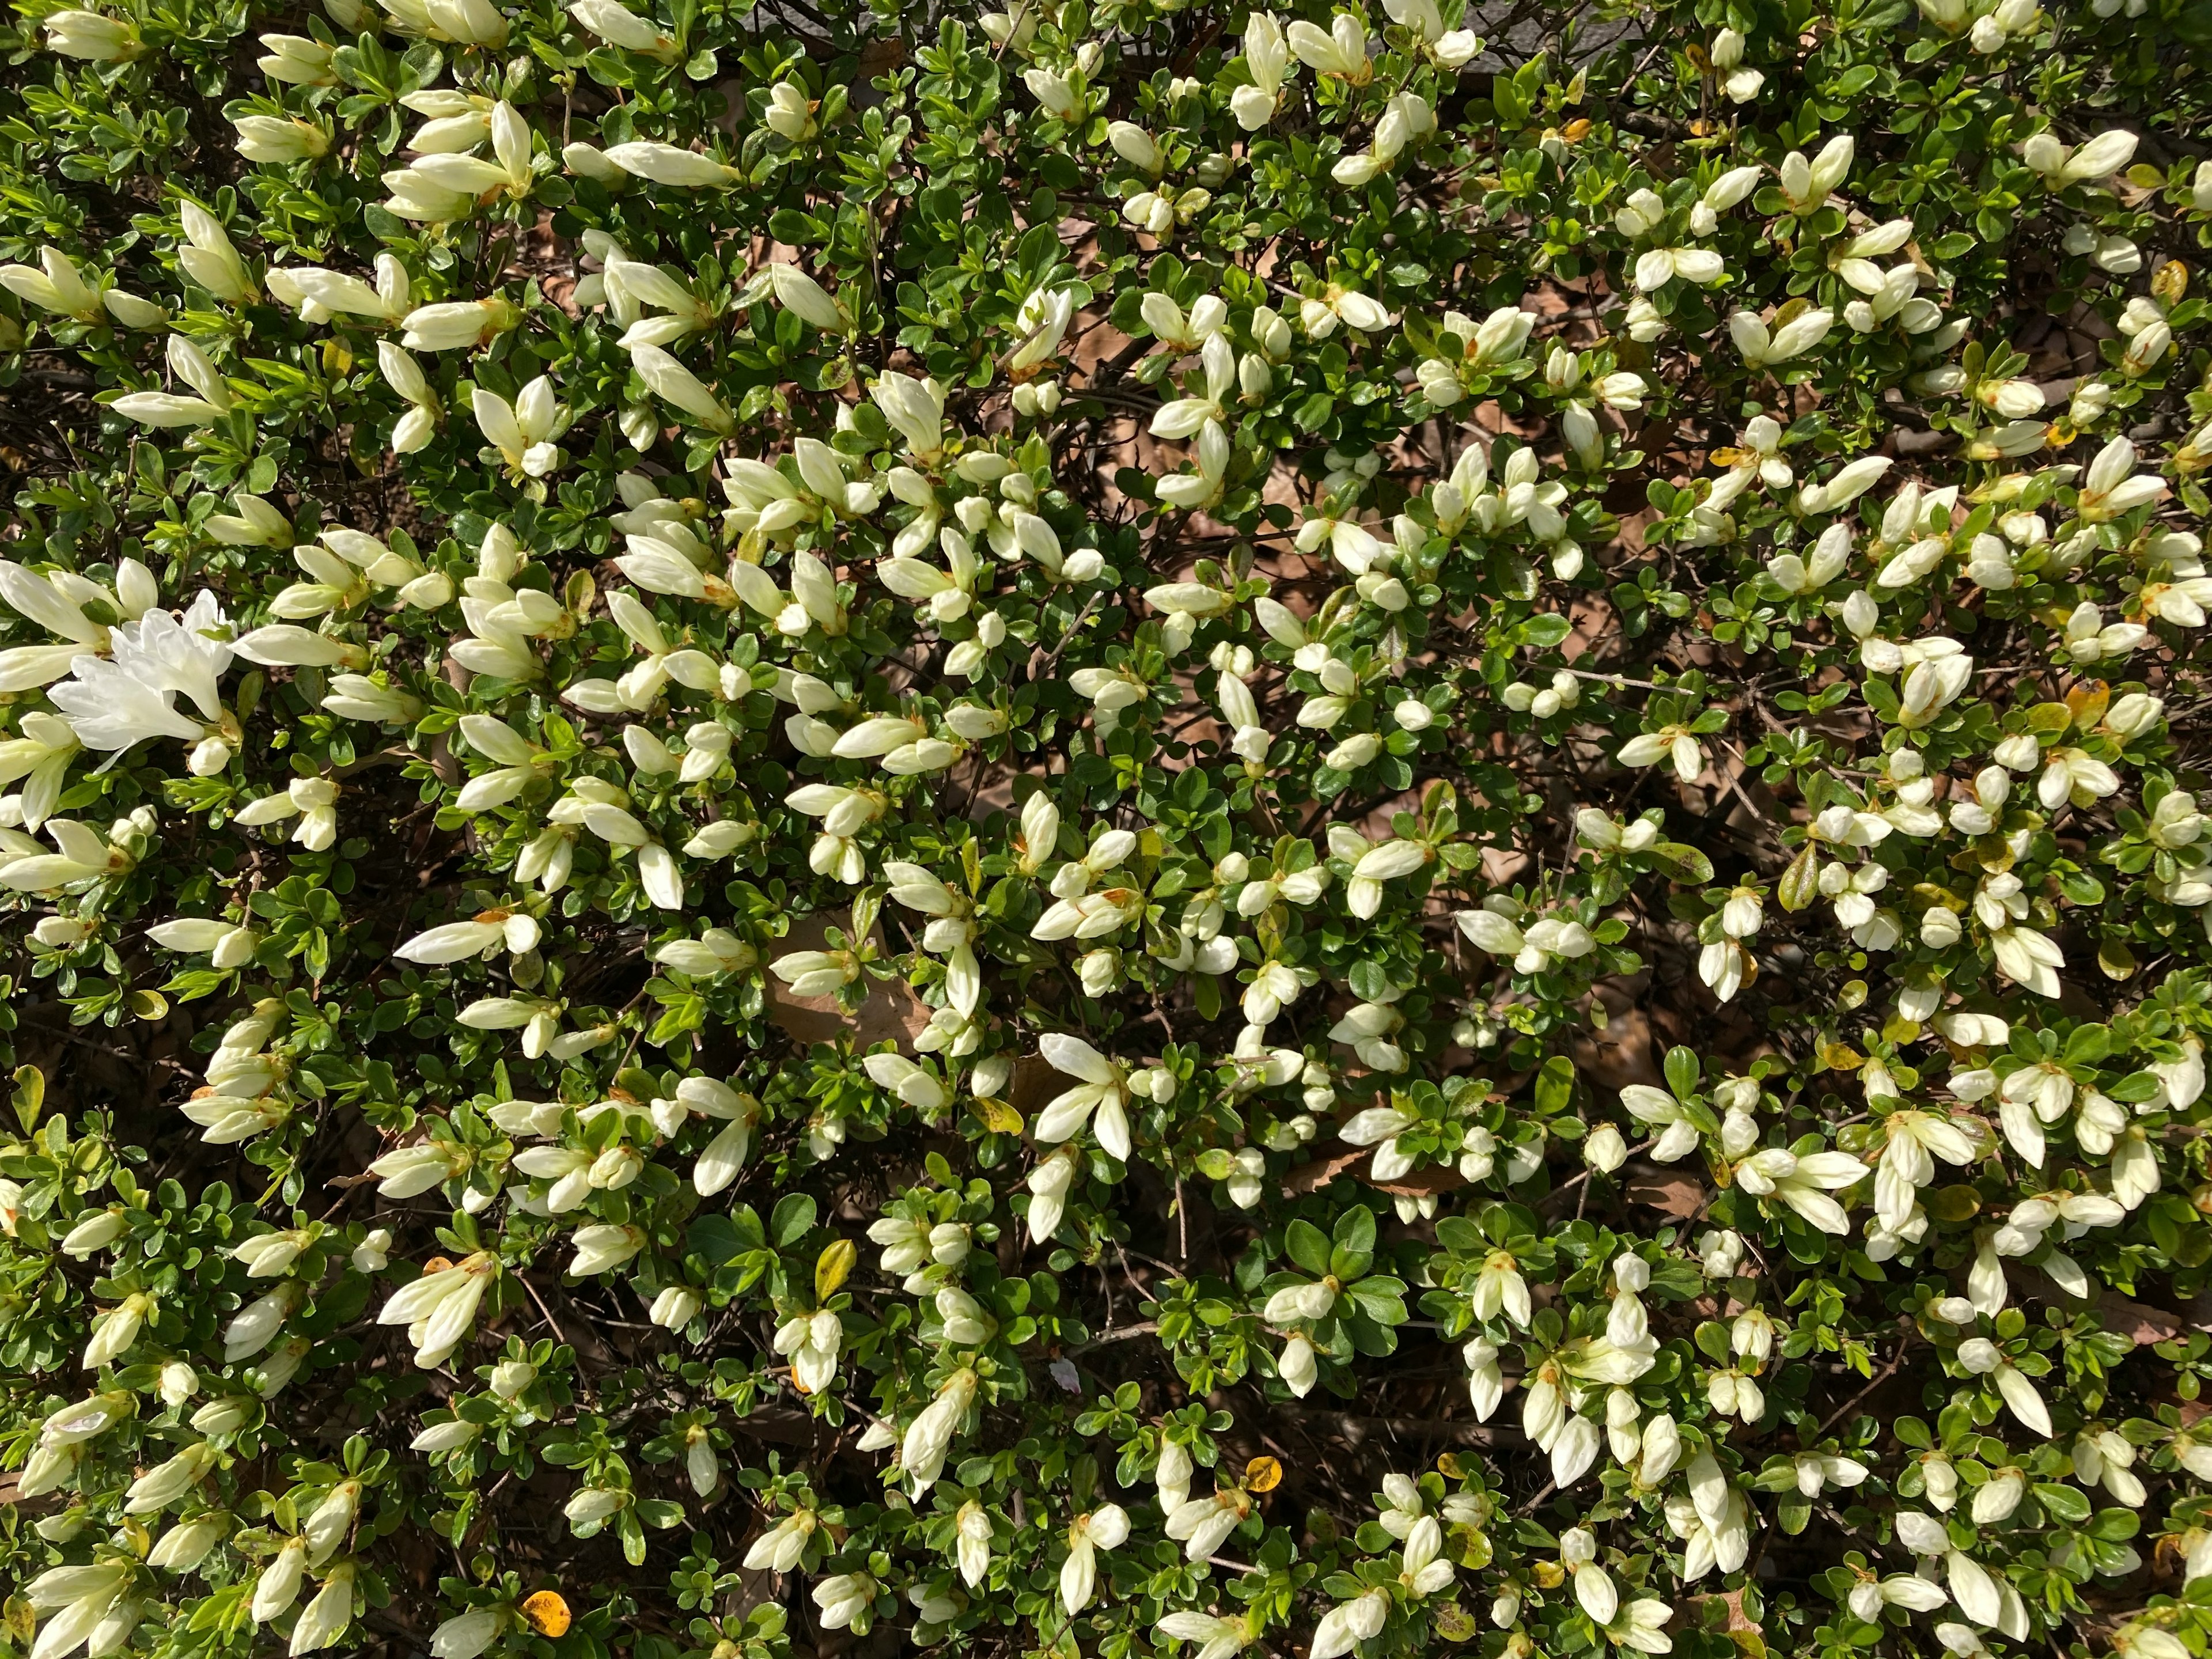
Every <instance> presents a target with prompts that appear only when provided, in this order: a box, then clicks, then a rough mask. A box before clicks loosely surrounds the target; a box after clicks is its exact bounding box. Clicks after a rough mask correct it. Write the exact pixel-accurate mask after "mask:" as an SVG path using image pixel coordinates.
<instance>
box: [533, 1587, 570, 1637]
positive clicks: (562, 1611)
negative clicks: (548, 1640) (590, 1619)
mask: <svg viewBox="0 0 2212 1659" xmlns="http://www.w3.org/2000/svg"><path fill="white" fill-rule="evenodd" d="M522 1616H523V1617H524V1618H525V1619H527V1620H529V1621H530V1628H531V1629H532V1630H534V1631H536V1632H538V1634H539V1635H540V1636H547V1637H558V1636H566V1635H567V1634H568V1602H567V1601H563V1600H562V1597H561V1595H560V1592H559V1591H557V1590H539V1591H538V1593H537V1594H536V1595H530V1596H526V1597H525V1598H524V1600H523V1603H522Z"/></svg>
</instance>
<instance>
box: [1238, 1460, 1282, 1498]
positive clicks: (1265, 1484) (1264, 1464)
mask: <svg viewBox="0 0 2212 1659" xmlns="http://www.w3.org/2000/svg"><path fill="white" fill-rule="evenodd" d="M1282 1484H1283V1466H1282V1465H1281V1464H1280V1463H1278V1462H1276V1461H1275V1460H1274V1459H1273V1458H1272V1457H1255V1458H1254V1459H1253V1460H1252V1461H1251V1462H1249V1463H1247V1464H1246V1465H1245V1466H1244V1490H1245V1491H1247V1492H1273V1491H1274V1489H1275V1488H1276V1487H1278V1486H1281V1485H1282Z"/></svg>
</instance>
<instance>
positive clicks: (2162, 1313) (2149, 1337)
mask: <svg viewBox="0 0 2212 1659" xmlns="http://www.w3.org/2000/svg"><path fill="white" fill-rule="evenodd" d="M2097 1321H2098V1322H2099V1323H2100V1324H2101V1325H2102V1326H2104V1328H2106V1330H2108V1331H2110V1332H2112V1334H2114V1335H2116V1336H2124V1337H2126V1338H2127V1339H2128V1340H2129V1341H2130V1342H2132V1343H2134V1344H2135V1345H2136V1346H2137V1347H2138V1348H2147V1347H2148V1346H2150V1345H2151V1344H2152V1343H2154V1342H2171V1341H2172V1340H2173V1339H2174V1338H2175V1337H2177V1336H2179V1335H2180V1334H2181V1333H2182V1329H2183V1326H2182V1322H2181V1320H2180V1317H2179V1316H2178V1315H2175V1314H2171V1313H2168V1312H2166V1310H2164V1309H2163V1308H2154V1307H2150V1306H2148V1304H2144V1303H2141V1302H2130V1301H2129V1300H2128V1298H2127V1297H2124V1296H2122V1295H2121V1294H2120V1293H2119V1292H2118V1291H2106V1292H2105V1293H2104V1294H2103V1295H2102V1296H2100V1297H2098V1298H2097Z"/></svg>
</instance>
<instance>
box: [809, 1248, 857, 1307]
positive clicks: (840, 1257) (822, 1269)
mask: <svg viewBox="0 0 2212 1659" xmlns="http://www.w3.org/2000/svg"><path fill="white" fill-rule="evenodd" d="M859 1259H860V1251H859V1250H857V1249H854V1246H853V1241H852V1240H851V1239H849V1238H837V1239H832V1240H831V1241H830V1242H829V1243H828V1244H827V1245H825V1246H824V1247H823V1251H822V1254H821V1255H818V1256H817V1257H815V1258H814V1299H815V1301H816V1302H817V1303H821V1302H826V1301H827V1300H829V1297H832V1296H834V1295H836V1291H837V1287H838V1286H839V1285H842V1284H843V1283H844V1282H845V1280H846V1278H847V1277H848V1275H849V1274H850V1273H852V1271H853V1263H854V1262H855V1261H858V1260H859Z"/></svg>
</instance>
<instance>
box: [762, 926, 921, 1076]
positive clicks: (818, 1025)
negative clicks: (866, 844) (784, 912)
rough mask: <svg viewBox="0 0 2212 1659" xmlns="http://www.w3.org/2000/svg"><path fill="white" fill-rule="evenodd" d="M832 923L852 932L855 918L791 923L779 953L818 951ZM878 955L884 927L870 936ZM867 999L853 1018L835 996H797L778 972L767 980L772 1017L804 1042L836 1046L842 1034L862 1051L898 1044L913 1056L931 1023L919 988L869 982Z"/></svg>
mask: <svg viewBox="0 0 2212 1659" xmlns="http://www.w3.org/2000/svg"><path fill="white" fill-rule="evenodd" d="M833 922H837V923H841V924H842V927H847V928H849V927H851V926H852V920H851V918H850V916H842V917H840V916H830V915H818V916H809V917H807V918H805V920H804V921H796V922H793V924H792V927H791V932H790V933H787V934H786V935H785V936H784V938H783V939H782V940H781V942H780V943H779V944H778V945H777V946H776V950H775V954H776V955H778V956H786V955H788V954H790V953H791V952H792V951H819V950H822V949H823V948H825V947H826V946H827V945H828V944H829V928H830V926H831V924H832V923H833ZM870 939H871V942H872V944H873V945H875V946H876V948H877V949H878V951H881V950H882V949H883V948H884V936H883V930H882V928H881V927H878V929H877V930H876V932H875V933H873V934H872V935H871V936H870ZM867 986H868V1000H866V1002H863V1003H862V1004H861V1005H860V1012H858V1013H857V1014H848V1013H847V1012H845V1011H844V1010H843V1009H842V1008H841V1007H839V1006H837V999H836V998H835V997H834V996H830V997H795V996H793V995H792V994H791V987H789V986H787V985H786V984H785V983H784V982H783V981H781V980H780V979H778V978H777V977H776V976H775V975H774V974H770V975H769V976H768V1006H769V1018H770V1019H772V1020H774V1021H775V1023H776V1024H778V1025H781V1027H783V1029H784V1030H786V1031H787V1032H789V1033H790V1035H791V1036H792V1037H793V1040H794V1041H796V1042H836V1041H837V1040H838V1038H839V1037H841V1036H850V1037H851V1038H852V1041H853V1046H854V1048H858V1049H868V1048H874V1047H875V1046H876V1045H877V1044H878V1043H879V1042H886V1041H889V1042H896V1043H897V1044H898V1046H899V1049H900V1051H901V1052H902V1053H904V1054H912V1053H914V1040H915V1037H917V1036H921V1033H922V1031H923V1030H924V1029H925V1028H927V1025H928V1024H929V1013H930V1010H929V1006H928V1004H927V1003H925V1002H924V1001H922V1000H921V998H920V997H918V996H916V995H915V994H914V989H913V987H911V986H909V985H908V983H907V982H906V981H904V980H902V979H871V980H869V981H867Z"/></svg>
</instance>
